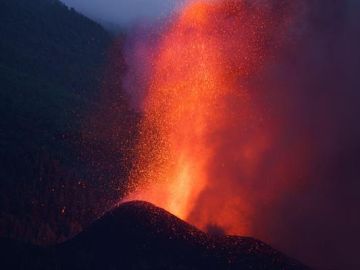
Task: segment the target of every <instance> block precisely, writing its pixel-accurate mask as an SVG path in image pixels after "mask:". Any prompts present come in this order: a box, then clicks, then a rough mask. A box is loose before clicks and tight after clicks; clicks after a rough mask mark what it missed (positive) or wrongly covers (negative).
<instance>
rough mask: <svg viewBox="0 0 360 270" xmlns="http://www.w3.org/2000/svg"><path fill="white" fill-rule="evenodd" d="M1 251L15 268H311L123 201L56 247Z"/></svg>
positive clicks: (4, 244) (252, 242) (254, 243)
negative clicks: (18, 258) (207, 232)
mask: <svg viewBox="0 0 360 270" xmlns="http://www.w3.org/2000/svg"><path fill="white" fill-rule="evenodd" d="M9 243H11V244H9ZM10 246H11V247H12V248H11V249H10V248H8V247H10ZM0 249H1V250H0V251H1V253H2V254H7V256H5V257H4V258H5V260H3V261H2V262H0V263H2V264H3V265H4V264H6V265H7V266H8V267H10V268H12V269H20V267H24V268H21V269H54V268H55V267H56V269H243V270H245V269H253V270H256V269H268V270H272V269H274V270H275V269H276V270H279V269H283V270H306V269H309V268H307V267H306V266H304V265H302V264H301V263H299V262H297V261H295V260H293V259H291V258H288V257H287V256H285V255H283V254H282V253H280V252H278V251H276V250H274V249H272V248H271V247H270V246H268V245H266V244H264V243H263V242H261V241H258V240H256V239H253V238H248V237H238V236H217V237H213V236H210V235H208V234H205V233H203V232H201V231H199V230H197V229H196V228H194V227H193V226H191V225H189V224H187V223H185V222H184V221H182V220H180V219H178V218H176V217H175V216H173V215H171V214H170V213H168V212H166V211H165V210H163V209H160V208H157V207H155V206H154V205H152V204H149V203H146V202H129V203H125V204H122V205H120V206H119V207H118V208H116V209H114V210H113V211H111V212H109V213H108V214H106V215H105V216H104V217H102V218H101V219H99V220H98V221H96V222H95V223H94V224H92V225H91V226H90V227H89V228H88V229H86V230H85V231H84V232H82V233H80V234H79V235H78V236H76V237H75V238H73V239H71V240H70V241H68V242H65V243H63V244H61V245H58V246H53V247H50V248H47V249H46V248H43V249H41V248H38V247H35V246H33V247H30V246H24V245H23V246H22V245H20V244H19V243H14V242H11V241H7V240H2V241H1V242H0ZM19 256H20V257H22V258H23V259H22V260H21V261H18V260H16V259H15V258H16V257H19ZM6 258H7V259H6ZM24 262H27V264H24Z"/></svg>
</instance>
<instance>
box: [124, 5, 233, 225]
mask: <svg viewBox="0 0 360 270" xmlns="http://www.w3.org/2000/svg"><path fill="white" fill-rule="evenodd" d="M210 7H211V6H210V5H209V4H206V3H196V4H194V5H191V6H189V7H187V8H186V9H185V10H184V12H183V14H182V15H181V16H180V17H179V18H178V21H177V22H176V23H175V24H174V26H173V28H172V29H171V31H170V32H169V33H168V35H167V36H165V38H164V39H163V41H162V46H161V47H160V49H159V52H160V53H159V55H158V56H157V59H156V62H155V63H154V65H155V68H154V74H153V78H152V80H151V86H150V91H149V96H148V97H147V100H146V102H145V108H144V111H145V117H144V121H143V123H142V129H141V130H142V134H141V139H140V145H139V158H138V161H137V168H136V170H134V172H133V175H132V176H133V178H134V179H135V182H136V183H141V185H142V186H141V188H140V189H139V190H138V191H136V192H135V193H134V194H132V195H131V196H130V197H131V198H132V199H142V200H146V201H149V202H152V203H154V204H156V205H158V206H160V207H163V208H165V209H166V210H168V211H170V212H171V213H173V214H175V215H177V216H179V217H180V218H182V219H186V218H187V217H188V216H189V214H190V212H191V210H192V208H193V206H194V204H195V203H196V200H197V198H198V196H199V194H200V193H201V191H202V190H203V189H204V187H205V186H206V184H207V181H208V176H207V174H206V171H207V161H208V158H209V156H210V155H211V154H212V153H211V152H212V149H211V146H210V145H209V142H208V138H209V135H210V133H211V131H212V128H213V127H214V124H216V121H217V119H218V118H219V117H218V114H219V113H220V112H219V110H220V107H219V106H220V105H221V104H219V99H220V98H221V97H222V96H223V95H224V94H225V93H226V91H227V84H226V82H225V81H224V80H223V78H224V76H223V74H222V64H223V63H222V62H221V59H222V57H221V52H220V51H219V48H218V44H217V40H216V39H215V38H213V37H212V36H211V32H209V31H208V29H207V23H208V21H209V20H210V19H211V18H209V16H208V9H209V8H210ZM144 183H145V184H144Z"/></svg>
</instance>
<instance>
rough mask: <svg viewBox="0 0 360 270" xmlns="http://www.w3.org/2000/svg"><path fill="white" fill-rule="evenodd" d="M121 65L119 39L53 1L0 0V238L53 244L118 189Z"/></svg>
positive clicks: (132, 133)
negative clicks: (115, 39) (116, 40)
mask: <svg viewBox="0 0 360 270" xmlns="http://www.w3.org/2000/svg"><path fill="white" fill-rule="evenodd" d="M114 59H116V61H115V60H114ZM110 60H111V61H110ZM124 71H125V64H124V62H123V61H122V56H121V40H120V42H117V43H115V45H114V40H113V38H112V37H111V35H110V34H109V33H107V32H106V31H105V30H104V29H103V28H102V27H101V26H100V25H98V24H97V23H95V22H93V21H91V20H89V19H88V18H86V17H84V16H82V15H80V14H78V13H77V12H76V11H74V10H72V9H69V8H67V7H66V6H65V5H63V4H62V3H60V2H59V1H58V0H31V1H29V0H1V1H0V114H1V121H0V236H4V237H13V238H18V239H23V240H29V241H32V242H38V243H53V242H56V241H62V240H64V239H66V238H67V237H70V236H71V235H73V234H74V233H77V232H78V231H79V230H81V228H82V227H83V226H85V225H86V224H88V223H89V222H90V221H92V220H93V219H94V218H96V217H97V216H98V215H100V214H101V213H102V212H103V211H105V210H106V209H107V208H108V207H110V206H111V205H113V203H114V202H115V201H116V200H117V199H118V198H119V196H121V193H122V190H121V187H122V186H124V183H123V181H124V179H126V176H127V172H128V170H129V167H130V166H131V149H132V144H133V142H134V138H135V137H136V122H137V116H136V114H135V113H133V112H132V111H131V109H130V108H129V106H128V104H127V97H126V95H124V91H122V89H121V76H122V73H123V72H124ZM114 126H115V128H114Z"/></svg>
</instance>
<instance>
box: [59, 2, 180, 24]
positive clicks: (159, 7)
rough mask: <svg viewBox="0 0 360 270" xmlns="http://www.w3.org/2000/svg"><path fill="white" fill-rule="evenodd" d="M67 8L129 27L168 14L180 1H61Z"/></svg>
mask: <svg viewBox="0 0 360 270" xmlns="http://www.w3.org/2000/svg"><path fill="white" fill-rule="evenodd" d="M61 1H62V2H64V3H65V4H67V5H68V6H69V7H73V8H75V9H76V10H77V11H79V12H81V13H83V14H84V15H86V16H88V17H91V18H93V19H100V20H101V21H104V22H109V23H114V24H119V25H122V26H127V25H131V24H132V23H134V22H139V21H146V20H149V19H150V20H155V19H157V18H161V17H164V16H166V15H167V14H169V13H170V12H171V11H172V10H174V9H175V8H176V7H177V6H179V5H180V3H181V2H183V1H182V0H87V1H84V0H61Z"/></svg>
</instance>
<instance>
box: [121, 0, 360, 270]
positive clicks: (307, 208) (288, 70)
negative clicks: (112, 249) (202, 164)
mask: <svg viewBox="0 0 360 270" xmlns="http://www.w3.org/2000/svg"><path fill="white" fill-rule="evenodd" d="M233 2H236V1H233ZM287 2H289V1H286V0H278V1H275V0H274V1H269V0H261V1H256V4H255V5H260V6H261V5H265V6H269V10H271V9H272V10H273V12H275V14H276V12H279V5H285V6H286V3H287ZM290 2H291V1H290ZM249 7H251V4H249ZM249 10H250V8H249ZM265 10H268V9H265ZM292 12H294V13H293V16H294V17H296V18H297V19H296V23H295V24H293V25H292V26H291V27H290V28H289V29H288V30H287V32H286V36H285V37H281V38H284V40H285V41H284V43H283V44H285V46H283V47H282V48H281V49H280V50H276V49H272V48H273V47H271V49H269V52H271V54H270V55H267V56H266V58H264V59H262V61H264V64H263V65H261V68H260V67H255V69H256V70H255V71H254V72H251V73H250V74H247V77H246V79H245V81H244V79H243V78H242V79H241V83H242V84H243V85H242V86H244V85H245V87H247V88H248V89H249V95H250V96H251V100H252V102H253V105H252V106H255V107H256V108H257V113H255V114H252V115H251V116H250V117H253V118H254V121H253V122H252V124H251V126H247V127H245V126H244V125H243V124H242V123H241V122H237V121H238V120H239V119H241V117H239V115H241V114H242V113H243V108H241V105H239V104H242V103H241V101H240V103H237V101H239V100H237V98H238V97H235V98H234V97H231V96H230V97H229V100H228V101H226V104H227V109H226V111H227V112H226V113H227V115H228V118H226V119H224V122H223V123H222V128H221V129H218V130H216V132H214V133H213V134H211V137H208V140H209V141H211V142H212V143H213V147H214V149H213V150H214V154H213V155H212V157H211V160H210V163H209V164H208V174H209V175H210V179H209V184H208V185H207V187H206V188H205V189H204V190H203V191H202V192H201V194H200V196H199V198H198V200H197V203H196V205H195V206H194V208H193V210H192V214H191V215H190V217H189V219H188V220H189V221H190V222H192V223H195V224H196V223H197V222H198V220H199V218H207V219H208V220H209V224H208V226H210V227H214V226H215V227H221V228H223V229H224V230H225V231H227V230H228V229H229V228H228V227H227V225H229V224H223V223H224V222H225V220H226V218H222V216H221V214H222V213H223V212H224V211H228V212H227V213H231V215H232V218H237V219H238V220H241V221H242V222H244V223H245V226H248V227H249V228H250V229H249V234H250V235H252V236H255V237H259V238H260V239H262V240H265V241H267V242H269V243H271V244H273V245H274V246H275V247H277V248H279V249H281V250H283V251H285V252H287V253H289V254H290V255H292V256H295V257H297V258H299V259H301V260H303V261H304V262H306V263H308V264H310V265H311V266H313V267H317V268H318V269H358V268H359V267H360V262H359V261H358V259H357V246H358V243H359V242H360V232H359V227H360V216H359V213H358V212H359V211H358V208H359V206H360V202H359V195H358V191H359V190H360V181H359V178H360V157H359V154H358V153H359V150H360V141H359V138H360V126H359V124H358V121H359V120H358V117H359V115H360V96H359V95H360V94H359V91H358V90H359V87H360V76H359V75H360V74H359V70H360V51H359V50H358V48H360V38H359V37H360V24H359V18H360V10H359V5H358V3H357V2H356V1H337V0H331V1H324V0H317V1H303V4H302V5H299V8H298V9H296V10H295V11H292ZM220 22H221V21H220ZM148 30H150V31H151V27H150V28H149V29H148ZM269 30H271V28H269ZM157 31H158V30H157ZM157 31H154V33H155V34H154V35H153V36H152V35H151V34H148V37H147V39H148V40H151V42H152V44H156V39H158V38H159V36H160V37H161V35H159V34H158V33H157ZM144 32H146V31H144ZM165 32H166V31H165ZM270 33H271V34H272V35H273V36H271V37H268V40H267V42H268V43H267V44H268V46H275V47H276V46H277V42H276V40H275V42H274V40H273V39H277V38H279V35H278V33H277V32H276V31H273V32H270ZM138 34H139V33H138ZM234 38H236V37H234ZM131 40H132V45H134V44H137V46H131V47H133V48H138V49H139V48H141V50H140V55H141V57H144V59H147V60H146V61H143V62H141V61H139V58H138V57H136V55H137V56H138V54H136V52H135V53H134V52H131V53H130V54H128V56H130V57H128V58H127V61H128V64H129V65H130V71H131V72H132V73H129V74H128V77H127V81H128V82H129V81H130V82H134V81H137V84H138V85H139V88H142V89H143V91H144V93H145V94H141V93H140V94H139V89H138V90H137V92H136V98H135V99H140V100H138V102H139V103H140V104H141V103H142V100H141V98H142V97H145V96H146V91H147V90H148V89H147V80H148V78H146V76H147V75H149V76H150V75H151V72H149V71H148V70H147V69H148V68H150V66H151V62H152V59H153V58H154V48H155V47H156V46H155V45H154V46H150V48H149V49H148V51H146V46H142V44H143V42H144V38H143V37H137V36H136V35H135V36H134V37H133V38H132V39H131ZM134 40H135V41H137V42H138V43H136V42H134ZM145 40H146V39H145ZM224 42H227V41H226V40H224ZM230 44H232V43H230ZM232 45H234V44H232ZM234 46H235V47H236V46H237V45H234ZM229 47H231V46H229ZM275 47H274V48H275ZM230 50H231V49H230ZM233 59H235V60H234V61H237V60H236V59H237V57H236V52H235V51H234V54H233ZM250 61H251V60H250ZM140 62H141V63H140ZM147 62H148V63H150V64H149V65H148V66H147V67H146V68H145V67H144V65H143V63H147ZM144 70H145V71H144ZM131 74H141V76H140V77H137V78H132V77H131ZM139 80H140V81H141V82H139ZM130 84H132V83H128V85H130ZM250 165H251V166H250ZM230 231H231V230H230Z"/></svg>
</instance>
